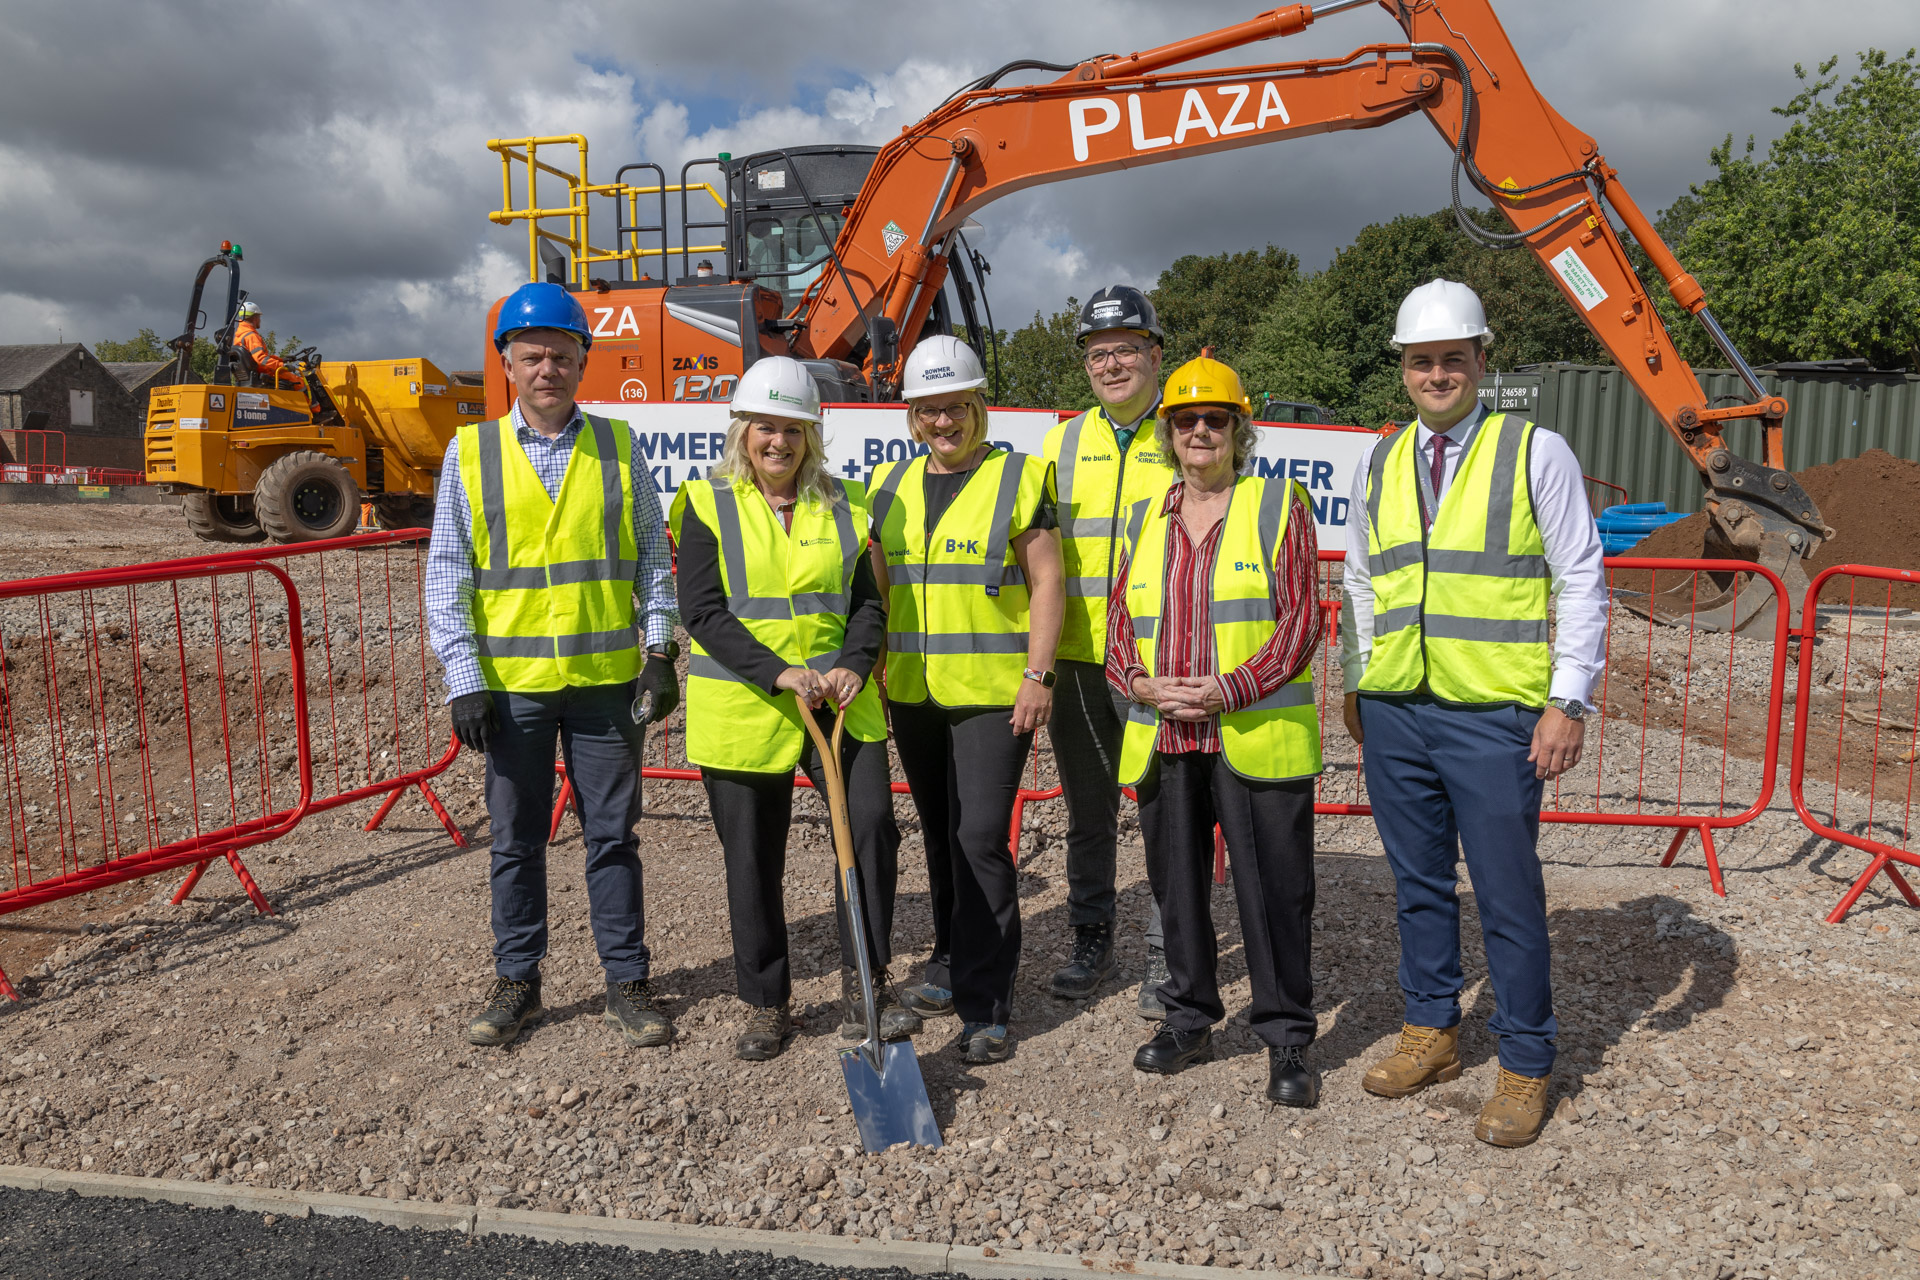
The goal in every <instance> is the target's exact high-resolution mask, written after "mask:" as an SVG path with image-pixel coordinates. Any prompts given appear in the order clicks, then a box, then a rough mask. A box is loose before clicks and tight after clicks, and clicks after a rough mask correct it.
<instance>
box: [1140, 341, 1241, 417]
mask: <svg viewBox="0 0 1920 1280" xmlns="http://www.w3.org/2000/svg"><path fill="white" fill-rule="evenodd" d="M1192 404H1224V405H1229V406H1231V407H1233V408H1235V409H1238V410H1239V411H1240V412H1241V413H1244V414H1246V415H1247V416H1248V417H1249V418H1251V417H1252V416H1253V404H1252V402H1251V401H1249V400H1248V399H1247V392H1246V388H1244V387H1242V386H1241V385H1240V375H1239V374H1237V373H1235V372H1234V371H1233V370H1232V369H1229V368H1228V367H1227V366H1226V365H1224V364H1222V363H1221V362H1220V361H1218V360H1215V359H1214V358H1213V357H1212V356H1209V355H1202V356H1200V357H1198V358H1197V359H1193V360H1189V361H1187V362H1186V363H1185V364H1183V365H1181V366H1180V367H1179V368H1178V369H1175V370H1174V371H1173V376H1172V377H1171V378H1168V379H1167V391H1166V394H1165V395H1164V396H1162V397H1161V400H1160V409H1161V412H1163V413H1165V412H1168V411H1170V410H1173V409H1178V408H1182V407H1183V406H1186V405H1192Z"/></svg>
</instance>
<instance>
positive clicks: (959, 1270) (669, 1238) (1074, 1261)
mask: <svg viewBox="0 0 1920 1280" xmlns="http://www.w3.org/2000/svg"><path fill="white" fill-rule="evenodd" d="M0 1186H5V1187H14V1188H17V1189H19V1190H22V1191H72V1192H74V1193H75V1194H78V1195H83V1196H118V1197H121V1198H124V1199H130V1200H159V1201H165V1202H168V1203H171V1204H183V1205H189V1206H193V1207H195V1208H202V1209H228V1208H231V1209H242V1210H246V1211H247V1212H250V1213H272V1214H278V1215H279V1216H281V1217H288V1218H306V1217H310V1216H312V1215H314V1214H319V1215H320V1216H322V1217H337V1218H361V1219H364V1220H366V1221H368V1222H379V1223H384V1224H386V1225H387V1226H392V1227H411V1228H415V1229H417V1230H422V1231H455V1232H459V1233H460V1234H462V1235H516V1236H526V1237H528V1238H530V1239H534V1240H544V1241H548V1242H550V1243H554V1244H611V1245H621V1246H623V1247H625V1248H628V1249H639V1250H643V1251H645V1252H648V1253H657V1252H660V1251H663V1250H688V1249H690V1250H694V1251H696V1252H699V1253H722V1254H728V1253H765V1254H771V1255H773V1256H774V1257H777V1258H794V1259H798V1260H799V1261H801V1262H812V1263H818V1264H820V1265H822V1266H829V1267H902V1268H904V1269H906V1270H908V1271H910V1272H912V1273H913V1274H915V1275H963V1276H969V1277H972V1278H973V1280H1069V1278H1070V1277H1077V1276H1104V1275H1126V1276H1140V1277H1146V1278H1148V1280H1225V1277H1229V1276H1241V1275H1245V1274H1247V1273H1245V1272H1240V1271H1236V1270H1234V1269H1232V1268H1228V1267H1189V1266H1179V1265H1175V1264H1171V1263H1134V1262H1130V1261H1128V1260H1126V1259H1124V1258H1120V1257H1115V1256H1110V1255H1095V1256H1092V1257H1080V1258H1066V1257H1061V1256H1060V1255H1057V1254H1049V1255H1029V1254H1025V1253H1023V1252H1022V1251H1019V1250H989V1249H984V1248H980V1247H976V1246H972V1245H944V1244H923V1243H919V1242H916V1241H907V1240H871V1239H865V1238H861V1237H849V1236H814V1235H804V1234H801V1233H799V1232H792V1231H744V1230H740V1229H739V1228H735V1227H704V1226H687V1225H684V1224H681V1223H671V1222H644V1221H640V1220H638V1219H631V1218H594V1217H587V1216H584V1215H581V1214H571V1213H542V1212H538V1211H535V1210H530V1209H476V1208H474V1207H473V1206H471V1205H455V1204H434V1203H432V1202H430V1201H425V1200H386V1199H380V1198H376V1197H374V1196H343V1195H336V1194H333V1193H331V1192H321V1191H308V1192H302V1191H282V1190H279V1189H276V1188H271V1187H244V1186H222V1185H221V1184H219V1183H213V1182H182V1181H176V1180H174V1179H171V1178H130V1177H126V1176H123V1175H120V1174H111V1173H74V1172H71V1171H69V1170H65V1169H40V1168H34V1167H32V1166H29V1165H0ZM1259 1274H1261V1275H1262V1276H1274V1277H1282V1278H1283V1280H1284V1277H1286V1276H1292V1275H1295V1274H1296V1273H1293V1272H1284V1273H1283V1272H1274V1271H1263V1272H1261V1273H1259Z"/></svg>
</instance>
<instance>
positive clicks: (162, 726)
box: [0, 529, 467, 996]
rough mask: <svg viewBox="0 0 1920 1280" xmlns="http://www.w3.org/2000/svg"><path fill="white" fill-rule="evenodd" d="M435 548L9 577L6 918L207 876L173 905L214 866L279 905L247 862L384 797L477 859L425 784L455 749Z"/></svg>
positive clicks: (376, 538)
mask: <svg viewBox="0 0 1920 1280" xmlns="http://www.w3.org/2000/svg"><path fill="white" fill-rule="evenodd" d="M426 536H427V533H426V530H421V529H416V530H398V531H394V532H391V533H378V534H370V535H365V536H360V537H353V538H341V539H336V540H332V541H328V542H313V543H306V544H302V545H297V546H287V547H261V548H250V549H243V550H238V551H230V552H223V553H219V554H215V555H207V556H198V557H193V558H189V559H184V560H174V561H164V562H160V563H156V564H150V565H142V566H138V567H136V568H133V569H124V570H101V571H93V572H86V573H78V574H66V575H62V576H60V577H55V578H42V579H33V580H26V581H21V582H10V583H0V800H4V802H5V803H4V811H5V813H6V817H7V822H8V835H9V850H10V853H9V858H10V863H9V870H10V871H11V879H10V881H0V914H5V913H7V912H10V911H16V910H20V909H21V908H23V907H27V906H32V905H35V904H37V903H41V902H47V901H52V900H54V899H56V898H63V897H69V896H73V895H75V894H79V893H84V892H86V891H87V890H89V889H91V888H95V887H98V886H100V885H104V884H112V883H117V882H120V881H123V880H129V879H134V878H137V877H140V876H146V875H152V874H155V873H158V872H161V871H166V870H171V869H173V868H175V867H179V866H182V865H188V864H191V865H192V870H191V871H190V873H189V874H188V876H187V878H186V880H185V881H184V882H183V883H182V884H181V885H180V887H179V889H178V891H177V892H176V893H175V895H174V901H175V902H179V901H181V900H183V899H184V898H185V897H186V895H187V894H188V893H189V892H191V891H192V889H193V887H194V885H195V884H196V882H197V881H198V880H199V878H200V875H201V874H202V873H203V872H204V871H205V870H206V868H207V866H208V865H210V863H211V862H212V860H213V859H214V858H216V857H226V858H227V859H228V861H229V863H230V865H232V867H233V869H234V871H235V874H236V875H238V876H239V877H240V879H241V882H242V884H243V885H244V886H245V887H246V889H247V892H248V895H249V897H251V898H252V899H253V901H254V904H255V906H256V907H258V908H259V909H260V910H262V911H271V907H270V906H269V905H268V904H267V901H266V899H265V897H264V896H263V895H262V894H261V893H260V892H259V890H258V888H257V887H256V886H255V885H254V883H253V881H252V878H251V877H250V876H248V875H247V873H246V869H245V867H244V865H243V864H241V862H240V860H239V858H238V856H237V855H236V854H235V853H234V852H233V850H236V849H239V848H245V847H247V846H249V845H253V844H259V843H263V842H265V841H266V840H271V839H275V838H277V837H278V836H280V835H284V834H286V833H287V832H288V831H290V830H292V829H293V827H294V826H295V825H296V824H297V823H298V822H299V821H300V820H301V819H302V818H304V817H305V816H307V815H309V814H312V813H316V812H320V811H323V810H327V809H333V808H338V807H340V806H342V805H346V804H351V803H354V802H355V801H359V800H367V799H373V798H378V797H385V803H383V804H382V805H381V806H380V808H379V811H378V812H376V813H375V814H374V815H373V818H372V820H371V821H370V822H369V823H368V824H367V829H368V830H372V829H373V828H375V827H377V826H379V825H380V823H381V822H382V820H384V818H385V817H386V816H387V814H388V812H389V811H390V810H391V808H392V807H393V804H394V803H395V802H396V801H397V800H398V799H399V798H400V797H401V796H403V795H405V794H407V793H408V792H409V791H411V790H417V791H418V792H419V793H420V795H421V797H422V798H423V800H424V801H425V802H426V803H427V805H428V806H429V808H430V809H431V810H432V812H433V813H434V815H435V816H436V817H437V818H438V819H439V820H440V822H441V823H442V825H443V826H444V827H445V828H446V830H447V832H448V834H449V836H450V837H451V838H452V839H453V841H454V843H455V844H457V845H461V846H464V845H465V844H466V843H467V842H466V839H465V837H464V836H463V835H462V834H461V832H460V829H459V827H458V826H457V825H455V824H454V822H453V820H452V818H451V817H450V816H449V815H448V814H447V812H446V809H445V807H444V806H443V805H442V804H441V803H440V801H439V798H438V797H437V796H436V795H434V793H433V789H432V786H431V785H430V781H429V780H430V779H431V778H433V777H434V776H436V775H438V774H439V773H441V772H442V771H443V770H445V769H446V767H447V766H448V765H449V764H451V763H452V761H453V758H454V756H455V755H456V754H457V751H458V746H457V744H455V743H454V741H453V739H452V735H451V732H450V729H449V726H448V724H447V719H446V713H445V709H444V707H443V706H442V705H441V700H440V683H439V672H438V664H437V663H432V664H429V661H428V658H429V655H428V650H427V635H426V625H425V623H426V617H425V587H424V581H423V577H424V562H425V539H426ZM263 584H271V585H272V586H273V591H272V592H271V593H270V594H271V597H272V598H271V599H268V600H266V601H264V602H263V601H261V600H260V599H259V596H260V594H261V588H262V585H263ZM435 743H444V746H443V747H441V748H439V749H436V748H435V746H434V744H435ZM296 773H297V776H298V778H299V780H300V790H299V796H298V803H297V804H293V803H291V802H286V801H285V799H284V797H283V796H282V794H281V793H282V791H284V788H285V787H286V786H287V785H289V784H288V779H289V778H290V777H291V776H293V775H294V774H296ZM183 788H184V790H183ZM183 804H184V806H185V807H184V808H183V807H182V806H183ZM11 994H12V992H11V987H10V986H8V985H7V984H6V979H5V977H4V975H0V995H9V996H10V995H11Z"/></svg>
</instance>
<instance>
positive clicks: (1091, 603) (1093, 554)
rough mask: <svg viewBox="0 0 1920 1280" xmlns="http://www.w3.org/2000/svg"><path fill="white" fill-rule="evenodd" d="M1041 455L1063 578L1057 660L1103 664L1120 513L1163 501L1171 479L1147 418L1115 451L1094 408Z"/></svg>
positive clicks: (1059, 432)
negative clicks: (1047, 469)
mask: <svg viewBox="0 0 1920 1280" xmlns="http://www.w3.org/2000/svg"><path fill="white" fill-rule="evenodd" d="M1041 452H1042V453H1043V454H1044V455H1045V456H1046V459H1047V461H1048V462H1051V463H1052V464H1053V474H1054V481H1055V486H1056V490H1057V492H1056V493H1055V495H1054V497H1055V501H1056V503H1057V504H1058V506H1059V510H1060V559H1061V561H1062V563H1063V564H1064V566H1065V569H1066V579H1067V581H1066V586H1067V608H1066V616H1065V617H1064V618H1063V619H1062V620H1061V626H1060V648H1059V650H1058V656H1059V657H1061V658H1065V659H1067V660H1069V661H1074V662H1105V661H1106V658H1107V597H1108V596H1109V595H1111V594H1112V593H1113V574H1114V570H1115V569H1117V568H1118V567H1119V564H1120V547H1121V545H1122V538H1123V537H1124V535H1125V533H1126V529H1125V522H1126V518H1127V513H1128V512H1130V511H1132V510H1133V508H1134V504H1135V503H1139V502H1144V501H1146V500H1147V499H1150V498H1160V497H1164V496H1165V494H1166V492H1167V486H1168V485H1170V484H1172V483H1173V482H1174V480H1175V479H1177V478H1178V473H1177V472H1175V471H1174V469H1173V467H1172V465H1171V463H1170V462H1169V461H1168V459H1167V457H1166V455H1165V454H1164V453H1162V452H1161V451H1160V441H1159V438H1158V437H1157V436H1156V435H1155V434H1154V420H1153V419H1152V418H1143V419H1141V420H1140V426H1139V430H1137V431H1136V432H1135V433H1134V436H1133V439H1132V440H1131V441H1130V442H1129V443H1128V445H1127V447H1126V449H1125V450H1124V451H1122V450H1121V448H1120V443H1119V440H1118V438H1117V437H1115V435H1114V434H1113V425H1112V423H1110V422H1109V421H1108V420H1107V415H1106V411H1105V410H1103V409H1099V408H1094V409H1089V410H1087V411H1086V412H1085V413H1083V414H1081V415H1080V416H1079V417H1077V418H1070V419H1068V420H1067V421H1066V422H1063V423H1061V424H1060V425H1059V426H1057V427H1055V428H1054V429H1053V430H1051V431H1049V432H1047V439H1046V443H1045V444H1044V445H1043V446H1041Z"/></svg>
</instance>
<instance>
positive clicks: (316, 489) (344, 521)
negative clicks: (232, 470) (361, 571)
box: [253, 449, 360, 542]
mask: <svg viewBox="0 0 1920 1280" xmlns="http://www.w3.org/2000/svg"><path fill="white" fill-rule="evenodd" d="M253 509H254V512H255V514H257V515H258V516H259V518H260V527H261V528H262V529H265V530H266V531H267V536H268V537H269V538H272V539H273V540H274V541H275V542H318V541H320V540H321V539H322V538H344V537H347V536H348V535H349V534H351V533H352V532H353V531H354V530H355V529H357V528H359V527H360V486H359V485H357V484H355V483H354V482H353V476H352V475H351V474H349V473H348V471H347V469H346V468H345V467H343V466H341V465H340V464H339V463H338V462H335V461H334V460H333V459H332V458H329V457H327V456H326V455H325V454H324V453H315V452H313V451H312V450H310V449H303V450H301V451H300V452H298V453H290V454H288V455H287V456H286V457H284V458H279V459H276V460H275V461H274V462H273V464H272V465H271V466H269V467H268V468H267V469H266V470H265V471H262V472H261V473H260V480H259V482H258V483H257V484H255V485H254V487H253Z"/></svg>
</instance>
